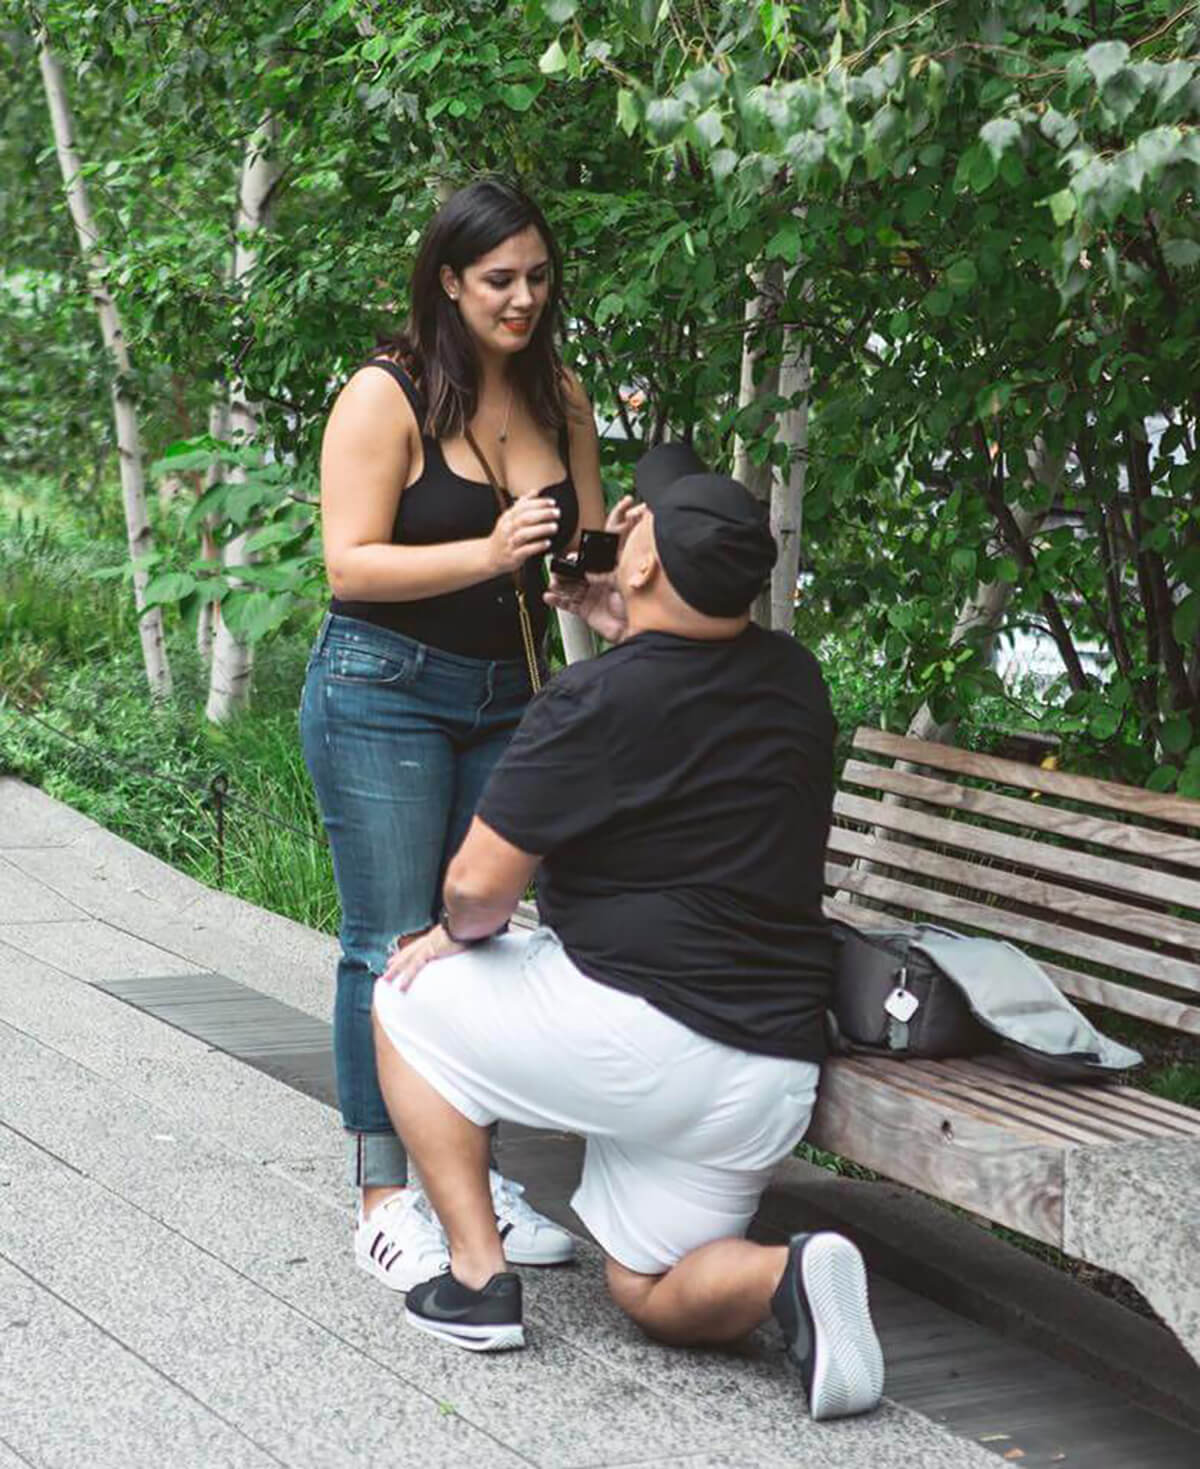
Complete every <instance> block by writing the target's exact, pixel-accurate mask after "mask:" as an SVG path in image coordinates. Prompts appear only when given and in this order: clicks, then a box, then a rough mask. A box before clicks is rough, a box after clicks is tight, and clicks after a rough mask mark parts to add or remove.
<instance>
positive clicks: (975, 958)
mask: <svg viewBox="0 0 1200 1469" xmlns="http://www.w3.org/2000/svg"><path fill="white" fill-rule="evenodd" d="M833 929H834V939H835V944H836V949H837V958H836V972H835V978H834V1004H833V1010H832V1012H831V1021H832V1024H831V1030H832V1032H833V1036H832V1043H833V1049H834V1050H841V1051H843V1052H851V1053H852V1052H856V1051H857V1052H865V1053H867V1054H875V1055H885V1056H901V1057H903V1056H914V1057H928V1058H933V1059H936V1058H938V1057H944V1056H975V1055H980V1054H982V1053H986V1052H989V1051H1001V1052H1004V1053H1006V1054H1008V1055H1011V1056H1013V1057H1015V1058H1016V1059H1017V1060H1018V1061H1019V1062H1020V1063H1021V1064H1022V1065H1023V1066H1024V1067H1025V1068H1026V1069H1027V1070H1029V1071H1031V1072H1032V1073H1033V1074H1034V1075H1036V1076H1038V1077H1040V1078H1041V1079H1042V1080H1044V1081H1062V1082H1079V1081H1097V1082H1098V1081H1111V1080H1112V1079H1113V1078H1114V1077H1115V1076H1117V1075H1119V1074H1120V1073H1121V1072H1124V1071H1129V1070H1131V1069H1132V1068H1133V1067H1136V1066H1140V1065H1141V1064H1142V1056H1141V1053H1140V1052H1138V1051H1135V1050H1133V1048H1132V1047H1130V1046H1125V1045H1122V1044H1121V1043H1120V1042H1119V1041H1114V1040H1111V1039H1110V1038H1109V1037H1108V1036H1106V1035H1102V1034H1101V1033H1100V1031H1098V1030H1097V1029H1096V1027H1095V1026H1094V1025H1092V1023H1091V1021H1089V1020H1088V1019H1087V1017H1086V1016H1085V1015H1082V1014H1081V1013H1080V1012H1079V1011H1078V1010H1077V1009H1076V1008H1075V1006H1074V1005H1072V1004H1071V1002H1070V1001H1069V1000H1068V999H1067V998H1066V996H1065V995H1064V994H1063V993H1062V991H1061V990H1060V989H1059V988H1058V986H1057V985H1056V984H1055V983H1054V981H1053V980H1052V979H1051V978H1050V976H1049V975H1048V974H1047V973H1046V971H1045V970H1044V969H1043V968H1042V967H1041V965H1040V964H1038V963H1036V962H1035V961H1034V960H1033V959H1031V958H1030V957H1029V956H1028V954H1024V953H1022V952H1021V950H1020V949H1018V948H1015V947H1014V946H1013V945H1012V944H1010V943H1006V942H1004V941H1003V940H1001V939H981V938H969V937H967V936H966V935H964V934H960V933H955V932H954V931H953V930H952V929H948V928H938V927H935V926H934V925H932V924H922V925H920V926H918V927H916V928H913V929H906V930H897V929H874V930H872V929H859V928H856V927H854V926H853V925H851V924H848V923H841V922H837V921H835V922H834V924H833Z"/></svg>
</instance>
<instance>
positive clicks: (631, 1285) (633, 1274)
mask: <svg viewBox="0 0 1200 1469" xmlns="http://www.w3.org/2000/svg"><path fill="white" fill-rule="evenodd" d="M604 1273H605V1277H606V1279H607V1281H608V1293H609V1295H610V1296H611V1297H612V1298H613V1300H614V1301H615V1302H616V1304H617V1305H618V1306H619V1307H620V1308H621V1310H622V1311H624V1312H625V1314H626V1316H628V1317H629V1318H630V1320H631V1321H636V1322H637V1324H638V1325H639V1326H640V1327H642V1328H643V1329H645V1327H646V1325H647V1323H648V1320H649V1316H650V1293H651V1291H653V1289H654V1287H655V1286H656V1285H657V1284H658V1282H659V1281H660V1280H661V1279H662V1276H661V1275H640V1274H639V1273H638V1272H637V1271H636V1270H630V1269H628V1268H627V1267H626V1266H624V1265H621V1264H619V1263H618V1262H617V1261H616V1260H614V1259H613V1258H612V1256H611V1255H606V1256H605V1260H604Z"/></svg>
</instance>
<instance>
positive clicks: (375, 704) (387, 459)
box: [300, 178, 604, 1290]
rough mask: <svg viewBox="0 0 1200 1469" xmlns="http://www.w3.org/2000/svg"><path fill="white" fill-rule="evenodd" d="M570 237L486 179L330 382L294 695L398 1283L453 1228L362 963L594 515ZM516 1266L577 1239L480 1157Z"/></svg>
mask: <svg viewBox="0 0 1200 1469" xmlns="http://www.w3.org/2000/svg"><path fill="white" fill-rule="evenodd" d="M561 279H562V270H561V258H560V256H559V252H558V249H557V247H556V245H555V243H554V238H553V236H552V235H551V232H550V229H549V226H548V225H547V223H546V220H545V218H544V217H543V215H542V213H541V210H540V209H538V207H537V205H536V204H535V203H534V202H533V201H532V200H531V199H529V198H528V197H526V195H525V194H523V193H522V192H521V191H520V190H519V189H517V188H515V187H513V186H512V185H511V184H509V183H506V182H504V181H503V180H500V179H495V178H484V179H479V180H477V181H476V182H474V183H472V184H470V185H468V186H467V187H466V188H464V189H460V190H459V191H458V192H457V193H455V194H454V195H452V197H451V198H450V199H449V200H448V201H447V202H446V203H445V204H444V205H443V206H442V208H441V209H440V210H439V211H438V213H437V215H436V216H435V217H434V219H433V220H432V221H431V223H430V224H429V226H428V228H427V229H426V231H425V235H424V237H423V239H422V242H421V246H420V249H419V252H418V255H417V260H416V264H415V266H414V269H413V275H412V283H411V301H410V306H411V312H410V318H409V326H408V330H407V333H406V334H405V335H404V336H402V337H399V338H398V339H396V340H395V341H394V342H393V343H391V344H390V345H389V346H387V347H384V348H382V349H381V350H380V353H379V354H378V355H377V356H375V357H373V358H372V359H370V360H369V361H368V362H367V363H366V364H365V365H364V366H363V367H362V368H360V369H359V371H358V372H356V373H355V375H354V376H353V377H352V378H351V379H350V381H349V382H348V383H347V384H346V386H345V387H344V388H343V389H342V392H341V394H340V395H339V397H338V399H337V402H336V403H335V404H334V408H333V412H332V414H331V416H330V419H329V423H328V426H327V428H326V430H325V439H324V444H323V448H322V454H321V511H322V519H323V527H324V546H325V566H326V571H327V573H328V576H329V583H330V587H331V588H332V591H333V601H332V605H331V607H330V611H329V614H328V616H327V617H326V618H325V620H324V623H323V624H322V627H321V631H320V633H319V635H318V637H317V641H316V644H315V646H314V648H313V652H312V656H311V658H310V660H309V666H308V674H307V677H306V679H305V685H304V695H303V700H302V703H301V710H300V721H301V735H302V739H303V745H304V758H305V762H306V764H307V766H308V769H309V773H310V775H311V776H312V779H313V784H314V785H315V787H316V791H317V797H318V800H319V802H320V806H321V812H322V815H323V818H324V822H325V829H326V831H327V832H328V834H329V842H330V846H331V847H332V850H333V864H334V873H335V876H336V879H337V885H338V893H339V896H340V898H341V905H342V924H341V932H340V939H341V946H342V955H341V959H340V961H339V964H338V973H337V998H336V1002H335V1006H334V1026H333V1032H334V1057H335V1061H336V1067H337V1082H338V1099H339V1104H340V1107H341V1112H342V1120H343V1123H344V1125H345V1127H346V1129H347V1131H348V1132H349V1133H350V1134H351V1135H352V1137H353V1140H354V1174H355V1182H356V1184H357V1186H358V1187H359V1188H360V1189H361V1199H360V1207H359V1213H358V1224H357V1229H356V1233H355V1256H356V1258H357V1260H358V1263H359V1264H360V1265H361V1266H362V1267H363V1268H364V1269H365V1270H368V1271H369V1272H370V1273H371V1274H373V1275H375V1276H376V1277H377V1278H378V1279H380V1280H382V1281H383V1282H384V1283H385V1284H387V1285H389V1286H391V1287H393V1288H394V1289H397V1290H407V1289H408V1287H409V1286H410V1285H412V1284H413V1283H415V1282H416V1281H420V1280H425V1279H428V1277H429V1276H430V1275H431V1274H433V1273H436V1271H437V1270H438V1269H440V1268H441V1266H442V1264H443V1263H444V1261H445V1256H446V1244H445V1238H444V1236H443V1235H442V1233H441V1229H440V1227H439V1225H438V1224H437V1221H436V1219H435V1218H434V1216H433V1214H432V1211H431V1210H430V1208H429V1206H428V1203H427V1202H426V1200H425V1198H424V1194H423V1192H422V1190H421V1188H420V1186H419V1181H418V1180H413V1181H412V1182H411V1183H410V1181H409V1179H408V1166H407V1159H406V1156H405V1152H404V1147H403V1144H402V1143H401V1142H400V1140H399V1138H397V1137H396V1135H395V1133H394V1131H393V1129H392V1125H391V1122H390V1120H389V1118H388V1114H387V1108H386V1107H385V1106H384V1102H383V1097H382V1096H381V1094H380V1090H379V1082H378V1079H377V1076H376V1070H375V1050H374V1042H373V1037H372V1030H371V998H372V992H373V989H374V984H375V978H376V976H377V975H378V974H379V973H380V972H381V971H382V970H383V969H384V967H385V965H386V963H387V955H388V949H389V946H390V945H391V943H392V941H393V940H394V939H395V938H397V937H403V936H405V935H408V934H415V933H419V932H421V931H422V930H424V929H426V928H428V927H429V926H430V925H431V924H432V923H433V922H434V921H435V919H436V917H437V913H438V908H439V903H440V896H441V887H442V877H443V875H444V873H445V870H446V866H447V864H448V863H449V860H450V858H451V857H452V856H453V855H454V852H455V850H456V849H457V847H458V845H459V843H460V842H461V840H462V838H463V836H464V835H465V833H466V829H467V826H468V825H469V823H470V820H471V817H472V815H473V814H474V810H475V806H476V803H477V801H478V799H479V796H480V794H481V792H482V790H483V786H484V784H485V782H486V780H487V777H488V775H489V774H490V772H491V769H492V767H493V765H494V764H495V763H496V761H497V759H498V758H499V756H500V754H501V753H502V751H503V750H504V747H505V745H506V744H507V743H508V740H509V737H510V736H511V734H512V732H513V730H514V729H515V728H516V725H517V723H518V721H519V720H520V718H521V715H522V713H523V712H524V709H525V705H526V704H527V703H528V701H529V699H530V698H531V696H532V694H533V692H534V688H535V686H536V684H537V683H538V681H539V679H540V676H541V674H542V672H544V666H543V665H542V653H541V649H542V644H543V641H544V635H545V626H546V617H547V612H546V608H545V606H544V604H543V601H542V572H541V561H542V558H543V557H544V556H545V555H546V554H547V553H548V552H550V551H558V550H560V549H567V548H569V547H571V546H573V545H574V544H576V542H577V541H578V537H579V531H580V530H581V529H582V528H585V527H600V526H602V525H603V523H604V500H603V493H602V490H601V487H600V467H599V450H598V444H597V439H596V430H595V426H594V424H593V421H592V414H591V408H590V405H589V404H588V401H587V398H586V396H585V395H584V393H583V391H582V389H581V388H580V386H579V384H578V383H577V382H576V380H575V379H574V377H573V376H572V375H571V374H570V373H569V372H567V371H566V370H565V369H564V368H563V366H562V363H561V361H560V359H559V355H558V350H557V347H556V343H555V334H556V329H557V327H558V312H559V300H560V292H561ZM492 1187H493V1197H494V1200H495V1204H496V1210H497V1216H498V1218H499V1219H500V1224H501V1233H502V1234H503V1236H504V1239H505V1250H506V1253H507V1255H508V1258H509V1260H510V1261H512V1262H513V1263H515V1264H555V1263H558V1262H560V1261H563V1260H566V1259H569V1258H570V1257H571V1255H572V1254H573V1249H574V1246H573V1241H572V1239H571V1236H570V1235H569V1234H567V1233H566V1231H565V1230H562V1229H559V1228H558V1226H557V1225H554V1224H552V1223H551V1222H550V1221H549V1220H547V1219H545V1218H543V1217H542V1216H541V1215H539V1214H537V1213H535V1212H534V1210H533V1209H531V1208H530V1207H529V1205H528V1204H526V1203H525V1201H524V1200H523V1199H522V1198H521V1190H520V1188H519V1186H518V1185H515V1184H512V1183H509V1182H508V1181H507V1180H505V1179H503V1178H501V1177H500V1175H499V1174H498V1173H496V1172H495V1171H493V1174H492Z"/></svg>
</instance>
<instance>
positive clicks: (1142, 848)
mask: <svg viewBox="0 0 1200 1469" xmlns="http://www.w3.org/2000/svg"><path fill="white" fill-rule="evenodd" d="M842 783H843V784H846V785H857V786H865V787H867V788H868V789H872V790H880V791H886V792H887V793H888V794H889V795H894V796H902V797H904V798H905V799H906V800H910V801H923V802H925V803H926V804H927V805H931V806H944V807H949V808H951V809H953V810H955V811H966V812H969V813H970V814H971V815H972V816H984V817H987V818H988V819H989V820H993V821H1004V822H1007V823H1009V824H1010V825H1012V826H1019V827H1023V828H1025V830H1026V831H1044V832H1047V833H1049V834H1051V835H1054V836H1059V837H1064V838H1066V839H1067V840H1068V841H1071V842H1076V843H1078V842H1090V843H1093V844H1094V845H1096V846H1102V847H1109V848H1111V849H1112V850H1113V851H1117V852H1120V853H1122V854H1123V855H1125V856H1129V857H1140V858H1150V859H1152V860H1153V861H1154V862H1155V863H1156V864H1159V865H1161V864H1162V863H1164V862H1174V863H1177V864H1178V865H1180V866H1183V867H1194V868H1200V842H1196V841H1193V840H1192V838H1191V837H1184V836H1180V835H1178V834H1177V833H1175V832H1167V831H1153V830H1151V829H1150V828H1148V827H1144V826H1134V825H1133V824H1132V823H1122V822H1120V821H1109V820H1108V819H1107V818H1106V817H1102V816H1093V815H1091V814H1089V813H1088V812H1086V811H1066V810H1063V808H1062V807H1060V806H1051V805H1049V804H1048V803H1046V802H1044V801H1022V800H1019V799H1018V798H1017V797H1016V796H1002V795H999V794H998V793H997V792H995V791H982V790H980V789H979V788H978V787H977V786H964V785H958V784H957V783H956V782H955V781H952V780H938V779H936V778H935V777H933V776H929V775H918V774H917V773H916V772H915V771H911V770H893V769H892V768H891V766H889V765H872V764H870V762H868V761H865V760H847V762H846V764H845V767H844V768H843V770H842ZM997 835H998V836H1005V835H1007V834H1006V833H1003V832H997ZM1082 855H1084V857H1085V860H1086V857H1087V854H1082ZM1196 886H1197V888H1200V884H1197V885H1196ZM1193 891H1195V889H1194V890H1193ZM1192 906H1193V907H1195V906H1196V900H1195V898H1194V897H1193V901H1192Z"/></svg>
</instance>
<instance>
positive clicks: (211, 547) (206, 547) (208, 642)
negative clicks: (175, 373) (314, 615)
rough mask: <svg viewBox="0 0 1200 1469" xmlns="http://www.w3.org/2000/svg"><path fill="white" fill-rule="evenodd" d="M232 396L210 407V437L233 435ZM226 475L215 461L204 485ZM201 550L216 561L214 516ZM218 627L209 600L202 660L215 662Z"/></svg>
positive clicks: (201, 620)
mask: <svg viewBox="0 0 1200 1469" xmlns="http://www.w3.org/2000/svg"><path fill="white" fill-rule="evenodd" d="M229 432H230V429H229V398H228V396H226V395H225V394H224V393H223V392H222V394H221V396H220V397H217V398H214V399H213V401H212V404H211V406H210V407H209V410H208V436H209V438H210V439H219V440H221V441H222V442H224V441H226V440H228V438H229ZM224 478H225V470H224V468H223V466H222V465H220V464H213V465H211V466H210V468H209V469H208V472H207V473H206V474H205V476H204V489H205V491H206V492H207V491H208V490H211V489H212V488H213V486H214V485H218V484H220V483H221V481H222V480H223V479H224ZM200 551H201V554H202V555H203V557H204V559H205V560H206V561H213V560H215V559H216V555H217V541H216V537H215V536H214V534H213V523H212V518H211V517H206V518H205V521H204V524H203V525H202V526H201V528H200ZM216 629H217V604H216V603H215V602H205V603H204V604H203V605H202V606H201V608H200V613H199V616H198V617H197V618H196V652H197V653H199V655H200V658H201V661H202V662H204V663H211V662H212V654H213V639H214V638H215V637H216Z"/></svg>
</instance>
